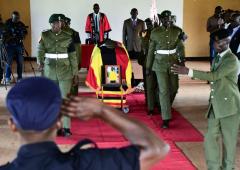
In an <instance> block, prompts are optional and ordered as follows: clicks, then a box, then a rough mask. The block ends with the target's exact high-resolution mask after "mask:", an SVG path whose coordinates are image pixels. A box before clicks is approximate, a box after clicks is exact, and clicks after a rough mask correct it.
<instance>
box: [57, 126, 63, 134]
mask: <svg viewBox="0 0 240 170" xmlns="http://www.w3.org/2000/svg"><path fill="white" fill-rule="evenodd" d="M57 136H64V131H63V128H61V129H58V131H57Z"/></svg>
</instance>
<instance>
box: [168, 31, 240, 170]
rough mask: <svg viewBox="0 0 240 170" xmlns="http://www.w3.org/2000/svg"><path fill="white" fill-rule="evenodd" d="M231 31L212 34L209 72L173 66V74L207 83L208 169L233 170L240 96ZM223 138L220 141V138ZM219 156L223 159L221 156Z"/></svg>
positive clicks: (239, 120) (239, 118) (237, 67)
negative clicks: (208, 88) (183, 75)
mask: <svg viewBox="0 0 240 170" xmlns="http://www.w3.org/2000/svg"><path fill="white" fill-rule="evenodd" d="M230 36H231V32H229V30H226V29H220V30H218V31H215V32H214V33H211V38H212V41H213V42H214V49H215V51H216V52H217V53H218V55H217V56H216V57H214V60H213V63H212V66H211V71H209V72H204V71H198V70H193V69H189V68H187V67H184V66H178V65H174V66H172V72H174V73H177V74H186V75H188V76H189V77H193V78H198V79H201V80H208V81H209V82H210V87H211V93H210V98H209V106H208V111H207V114H206V117H207V118H208V130H207V133H206V134H205V138H204V147H205V155H206V162H207V166H208V170H220V169H221V170H233V169H235V168H234V163H235V155H236V146H237V140H238V133H239V124H240V104H239V103H240V95H239V91H238V86H237V80H238V72H239V61H238V59H237V57H236V56H235V55H234V54H233V53H232V52H231V50H230V48H229V43H230V40H231V38H230ZM220 138H222V140H221V141H222V142H219V139H220ZM221 155H222V156H221Z"/></svg>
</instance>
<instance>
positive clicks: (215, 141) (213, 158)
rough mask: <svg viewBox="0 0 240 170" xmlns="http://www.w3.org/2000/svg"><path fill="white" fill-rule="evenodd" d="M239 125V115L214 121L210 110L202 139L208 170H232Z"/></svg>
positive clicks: (212, 112)
mask: <svg viewBox="0 0 240 170" xmlns="http://www.w3.org/2000/svg"><path fill="white" fill-rule="evenodd" d="M239 124H240V115H239V114H235V115H232V116H229V117H225V118H220V119H215V116H214V111H213V109H211V110H210V112H209V118H208V130H207V133H206V134H205V139H204V147H205V155H206V161H207V166H208V170H233V169H234V164H235V155H236V149H237V148H236V146H237V139H238V130H239ZM219 137H222V142H223V148H222V149H223V152H222V153H221V146H222V145H221V144H220V143H219ZM221 155H222V158H221Z"/></svg>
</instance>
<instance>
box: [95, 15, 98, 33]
mask: <svg viewBox="0 0 240 170" xmlns="http://www.w3.org/2000/svg"><path fill="white" fill-rule="evenodd" d="M95 32H98V18H97V15H95Z"/></svg>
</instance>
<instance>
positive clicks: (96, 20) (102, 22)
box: [85, 4, 111, 44]
mask: <svg viewBox="0 0 240 170" xmlns="http://www.w3.org/2000/svg"><path fill="white" fill-rule="evenodd" d="M99 10H100V7H99V5H98V4H94V5H93V11H94V12H93V13H91V14H89V15H88V16H87V21H86V26H85V32H86V33H87V36H88V40H87V41H88V42H87V43H94V44H97V43H101V42H103V41H104V40H105V39H107V38H108V33H109V32H110V31H111V27H110V24H109V22H108V19H107V16H106V15H105V14H104V13H101V12H99Z"/></svg>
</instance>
